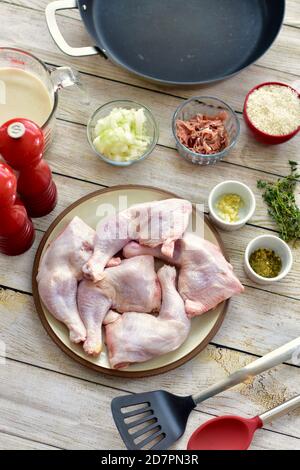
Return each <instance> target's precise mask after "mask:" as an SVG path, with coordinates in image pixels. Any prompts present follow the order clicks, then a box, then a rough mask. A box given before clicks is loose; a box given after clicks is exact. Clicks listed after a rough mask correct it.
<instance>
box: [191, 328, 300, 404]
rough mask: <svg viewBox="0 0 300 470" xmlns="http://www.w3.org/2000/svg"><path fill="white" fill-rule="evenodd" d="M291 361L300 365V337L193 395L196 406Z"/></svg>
mask: <svg viewBox="0 0 300 470" xmlns="http://www.w3.org/2000/svg"><path fill="white" fill-rule="evenodd" d="M290 359H293V361H294V363H298V364H299V363H300V337H299V338H297V339H294V340H293V341H290V342H289V343H287V344H285V345H284V346H281V347H280V348H278V349H275V351H272V352H270V353H268V354H266V355H265V356H263V357H260V358H259V359H257V360H256V361H254V362H250V364H248V365H247V366H246V367H243V368H242V369H240V370H238V371H236V372H234V373H233V374H231V375H229V377H227V378H226V379H224V380H222V381H221V382H219V383H218V384H216V385H213V386H212V387H210V388H208V389H207V390H205V391H204V392H201V393H199V394H196V395H193V397H192V398H193V400H194V402H195V405H197V404H198V403H201V402H203V401H205V400H207V399H208V398H211V397H214V396H215V395H217V394H218V393H221V392H224V391H225V390H228V389H229V388H231V387H234V386H235V385H238V384H241V383H243V382H245V381H246V380H249V379H251V378H252V377H255V376H256V375H258V374H261V373H262V372H265V371H266V370H269V369H271V368H272V367H275V366H278V365H279V364H282V363H283V362H286V361H289V360H290Z"/></svg>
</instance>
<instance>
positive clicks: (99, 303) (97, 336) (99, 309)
mask: <svg viewBox="0 0 300 470" xmlns="http://www.w3.org/2000/svg"><path fill="white" fill-rule="evenodd" d="M77 303H78V310H79V314H80V317H81V319H82V321H83V323H84V325H85V327H86V333H87V335H86V341H85V342H84V344H83V349H84V350H85V352H86V353H87V354H89V355H91V356H98V355H99V354H100V353H101V350H102V323H103V320H104V318H105V315H106V314H107V312H108V311H109V309H110V308H111V304H112V302H111V300H110V299H108V298H107V297H106V296H105V295H103V294H102V292H101V289H100V288H99V287H98V285H97V284H95V283H94V282H91V281H87V280H85V279H84V280H83V281H81V283H80V284H79V287H78V294H77Z"/></svg>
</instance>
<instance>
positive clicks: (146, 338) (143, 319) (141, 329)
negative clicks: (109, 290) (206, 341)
mask: <svg viewBox="0 0 300 470" xmlns="http://www.w3.org/2000/svg"><path fill="white" fill-rule="evenodd" d="M158 278H159V281H160V284H161V288H162V298H163V301H162V306H161V310H160V313H159V316H158V317H155V316H153V315H149V314H143V313H136V312H127V313H124V314H123V315H119V314H118V313H116V312H114V311H110V313H109V314H108V315H107V317H106V318H105V320H104V324H105V325H106V328H105V331H106V343H107V347H108V352H109V361H110V364H111V366H112V367H113V368H114V369H121V368H124V367H127V366H128V365H129V364H131V363H135V362H144V361H148V360H149V359H152V358H154V357H156V356H160V355H162V354H167V353H169V352H171V351H174V350H175V349H177V348H179V346H181V344H182V343H183V342H184V341H185V340H186V338H187V336H188V334H189V331H190V320H189V319H188V318H187V316H186V314H185V309H184V303H183V300H182V298H181V297H180V295H179V294H178V292H177V290H176V286H175V281H176V269H175V268H173V267H171V266H164V267H162V268H161V269H160V270H159V272H158Z"/></svg>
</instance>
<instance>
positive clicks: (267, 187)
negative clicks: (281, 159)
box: [257, 160, 300, 242]
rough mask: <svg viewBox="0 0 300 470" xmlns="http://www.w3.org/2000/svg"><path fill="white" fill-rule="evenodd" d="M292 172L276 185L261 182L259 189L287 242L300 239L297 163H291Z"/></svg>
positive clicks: (299, 175) (298, 174) (258, 183)
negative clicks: (296, 196)
mask: <svg viewBox="0 0 300 470" xmlns="http://www.w3.org/2000/svg"><path fill="white" fill-rule="evenodd" d="M289 164H290V167H291V172H290V174H289V175H288V176H285V177H284V178H279V179H278V180H277V181H276V183H269V182H268V181H263V180H259V181H258V182H257V187H258V188H260V189H263V190H264V192H263V195H262V197H263V199H264V201H265V202H266V204H267V205H268V207H269V210H268V212H269V214H270V216H271V217H272V218H273V219H274V221H275V222H276V224H277V226H278V230H279V233H280V236H281V238H282V239H283V240H285V241H286V242H290V241H294V242H296V241H297V240H298V239H299V238H300V209H299V207H298V206H297V203H296V199H295V189H296V184H297V181H298V180H299V178H300V173H297V162H294V161H291V160H290V161H289Z"/></svg>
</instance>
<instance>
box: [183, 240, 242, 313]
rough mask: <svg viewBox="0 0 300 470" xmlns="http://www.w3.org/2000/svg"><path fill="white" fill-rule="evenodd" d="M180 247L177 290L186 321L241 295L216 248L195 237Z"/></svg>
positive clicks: (233, 277) (240, 288)
mask: <svg viewBox="0 0 300 470" xmlns="http://www.w3.org/2000/svg"><path fill="white" fill-rule="evenodd" d="M182 246H183V252H182V256H181V269H180V273H179V279H178V289H179V292H180V295H181V296H182V298H183V300H184V301H185V310H186V313H187V315H188V317H189V318H193V317H195V316H197V315H201V314H202V313H205V312H207V311H208V310H211V309H213V308H215V307H216V306H217V305H218V304H219V303H221V302H223V301H224V300H226V299H229V298H230V297H232V296H233V295H235V294H239V293H240V292H243V291H244V287H243V286H242V284H241V283H240V281H239V280H238V278H237V277H236V276H235V274H234V272H233V267H232V266H231V264H229V263H228V262H227V261H226V259H225V257H224V256H223V254H222V252H221V250H220V249H219V247H218V246H216V245H214V244H213V243H210V242H209V241H207V240H204V239H203V238H202V239H201V238H199V237H197V236H195V235H189V236H188V237H186V238H184V239H183V240H182Z"/></svg>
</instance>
